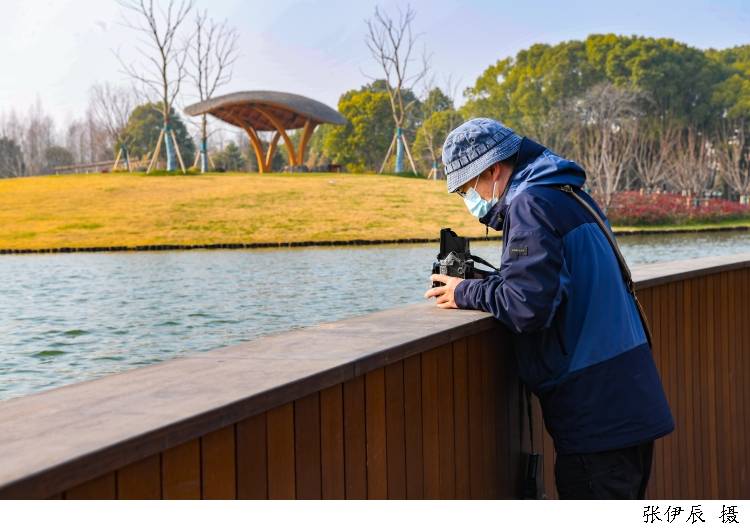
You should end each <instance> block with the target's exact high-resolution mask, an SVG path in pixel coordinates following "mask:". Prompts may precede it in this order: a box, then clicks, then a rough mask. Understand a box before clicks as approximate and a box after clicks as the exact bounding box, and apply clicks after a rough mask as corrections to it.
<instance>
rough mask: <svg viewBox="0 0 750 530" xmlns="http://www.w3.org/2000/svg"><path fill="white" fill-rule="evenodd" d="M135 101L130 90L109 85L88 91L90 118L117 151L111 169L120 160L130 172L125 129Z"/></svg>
mask: <svg viewBox="0 0 750 530" xmlns="http://www.w3.org/2000/svg"><path fill="white" fill-rule="evenodd" d="M136 101H137V99H136V96H135V93H134V91H133V90H132V89H128V88H124V87H116V86H113V85H111V84H109V83H104V84H97V85H94V86H92V87H91V89H90V91H89V110H90V113H91V116H92V117H93V119H94V120H95V121H96V122H97V123H98V124H99V125H100V126H101V127H103V128H104V130H105V131H106V132H107V135H108V136H109V139H110V142H111V145H112V147H113V148H116V149H117V159H116V160H115V164H114V167H113V168H112V169H116V168H117V165H118V163H119V160H120V158H122V159H123V162H124V163H125V168H126V169H127V170H128V171H130V157H129V156H128V144H129V143H130V142H129V139H128V138H127V135H126V128H127V125H128V119H129V118H130V114H131V113H132V112H133V109H134V108H135V105H136Z"/></svg>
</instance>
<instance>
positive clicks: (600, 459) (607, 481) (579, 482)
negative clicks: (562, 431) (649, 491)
mask: <svg viewBox="0 0 750 530" xmlns="http://www.w3.org/2000/svg"><path fill="white" fill-rule="evenodd" d="M653 452H654V441H653V440H651V441H650V442H646V443H643V444H641V445H635V446H632V447H625V448H622V449H612V450H608V451H601V452H597V453H578V454H570V455H557V458H556V459H555V483H556V485H557V493H558V495H559V497H560V498H561V499H644V498H645V496H646V486H647V485H648V479H649V476H650V475H651V460H652V457H653Z"/></svg>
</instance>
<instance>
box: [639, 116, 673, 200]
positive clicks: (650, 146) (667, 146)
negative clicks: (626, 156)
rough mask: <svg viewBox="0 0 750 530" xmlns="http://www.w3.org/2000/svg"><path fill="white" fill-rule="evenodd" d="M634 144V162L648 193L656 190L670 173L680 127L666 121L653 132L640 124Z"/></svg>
mask: <svg viewBox="0 0 750 530" xmlns="http://www.w3.org/2000/svg"><path fill="white" fill-rule="evenodd" d="M638 128H639V130H638V136H637V138H636V140H635V145H634V146H633V163H634V165H635V170H636V173H637V174H638V177H640V179H641V182H642V183H643V186H644V187H645V188H646V192H647V193H651V192H652V191H654V190H655V189H656V188H657V187H658V186H659V185H660V184H661V183H662V182H664V181H665V180H666V179H667V177H668V175H667V172H668V171H669V169H670V165H671V163H672V160H673V156H674V152H675V147H676V144H677V140H678V138H679V129H678V128H677V127H676V126H674V125H673V124H671V123H666V124H665V125H664V126H663V127H660V128H659V129H658V130H656V131H655V133H653V134H649V133H648V131H646V130H644V127H643V125H642V124H639V127H638Z"/></svg>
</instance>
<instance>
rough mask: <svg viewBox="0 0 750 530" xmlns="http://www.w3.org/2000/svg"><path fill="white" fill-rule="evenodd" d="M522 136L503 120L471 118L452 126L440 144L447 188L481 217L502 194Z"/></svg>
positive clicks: (511, 171)
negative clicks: (460, 197)
mask: <svg viewBox="0 0 750 530" xmlns="http://www.w3.org/2000/svg"><path fill="white" fill-rule="evenodd" d="M521 139H522V138H521V137H520V136H519V135H517V134H516V133H515V132H513V130H512V129H510V128H508V127H506V126H504V125H503V124H502V123H500V122H498V121H495V120H492V119H489V118H473V119H471V120H469V121H467V122H464V123H462V124H461V125H459V126H458V127H456V128H455V129H453V130H452V131H451V132H450V134H448V137H447V138H446V139H445V143H444V144H443V164H444V166H445V174H446V176H447V178H448V191H449V192H451V193H453V192H457V193H458V194H459V195H461V196H463V197H464V200H465V201H466V205H467V207H468V208H469V211H470V212H471V213H472V214H474V215H475V216H477V217H481V216H482V215H483V214H484V213H486V211H487V210H488V209H489V207H491V206H492V204H494V203H495V202H497V199H498V198H499V197H500V196H501V195H502V194H503V192H504V191H505V189H506V188H507V185H508V181H509V180H510V176H511V174H512V173H513V164H514V158H515V156H514V155H516V154H517V153H518V149H519V147H520V145H521Z"/></svg>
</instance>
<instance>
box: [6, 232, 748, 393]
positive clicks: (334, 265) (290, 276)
mask: <svg viewBox="0 0 750 530" xmlns="http://www.w3.org/2000/svg"><path fill="white" fill-rule="evenodd" d="M619 242H620V246H621V248H622V251H623V254H624V255H625V257H626V259H627V260H628V263H629V264H631V265H634V264H638V263H650V262H654V261H668V260H675V259H686V258H694V257H701V256H707V255H724V254H733V253H738V252H748V251H750V234H749V233H746V232H735V233H727V232H724V233H716V232H714V233H708V234H705V235H692V234H676V235H671V236H663V235H658V236H657V235H653V236H623V237H621V238H620V239H619ZM500 245H501V243H500V242H499V241H490V242H484V241H483V242H472V252H473V253H475V254H478V255H480V256H482V257H484V258H485V259H488V260H489V261H490V262H492V263H494V264H495V265H499V261H500V248H501V247H500ZM436 253H437V246H436V245H398V246H396V245H387V246H369V247H329V248H323V247H312V248H300V249H289V250H248V251H244V250H227V251H216V250H213V251H180V252H144V253H127V252H122V253H117V252H114V253H92V254H51V255H44V254H43V255H6V256H0V285H1V286H2V288H1V289H0V337H2V339H0V400H2V399H8V398H11V397H15V396H21V395H25V394H30V393H33V392H37V391H40V390H43V389H48V388H52V387H57V386H61V385H64V384H69V383H73V382H77V381H83V380H88V379H93V378H96V377H100V376H102V375H105V374H109V373H114V372H120V371H123V370H126V369H129V368H132V367H136V366H141V365H146V364H152V363H156V362H159V361H162V360H164V359H169V358H172V357H177V356H181V355H186V354H189V353H191V352H198V351H205V350H211V349H215V348H219V347H222V346H226V345H230V344H236V343H238V342H241V341H246V340H250V339H253V338H256V337H258V336H260V335H263V334H268V333H272V332H276V331H281V330H288V329H292V328H298V327H302V326H310V325H313V324H317V323H320V322H326V321H333V320H339V319H342V318H346V317H350V316H355V315H361V314H364V313H370V312H373V311H378V310H381V309H386V308H389V307H393V306H396V305H400V304H407V303H413V302H418V301H420V300H423V298H422V295H423V293H424V291H425V290H426V289H427V288H428V284H429V274H430V270H431V266H432V261H433V259H434V257H435V254H436Z"/></svg>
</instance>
